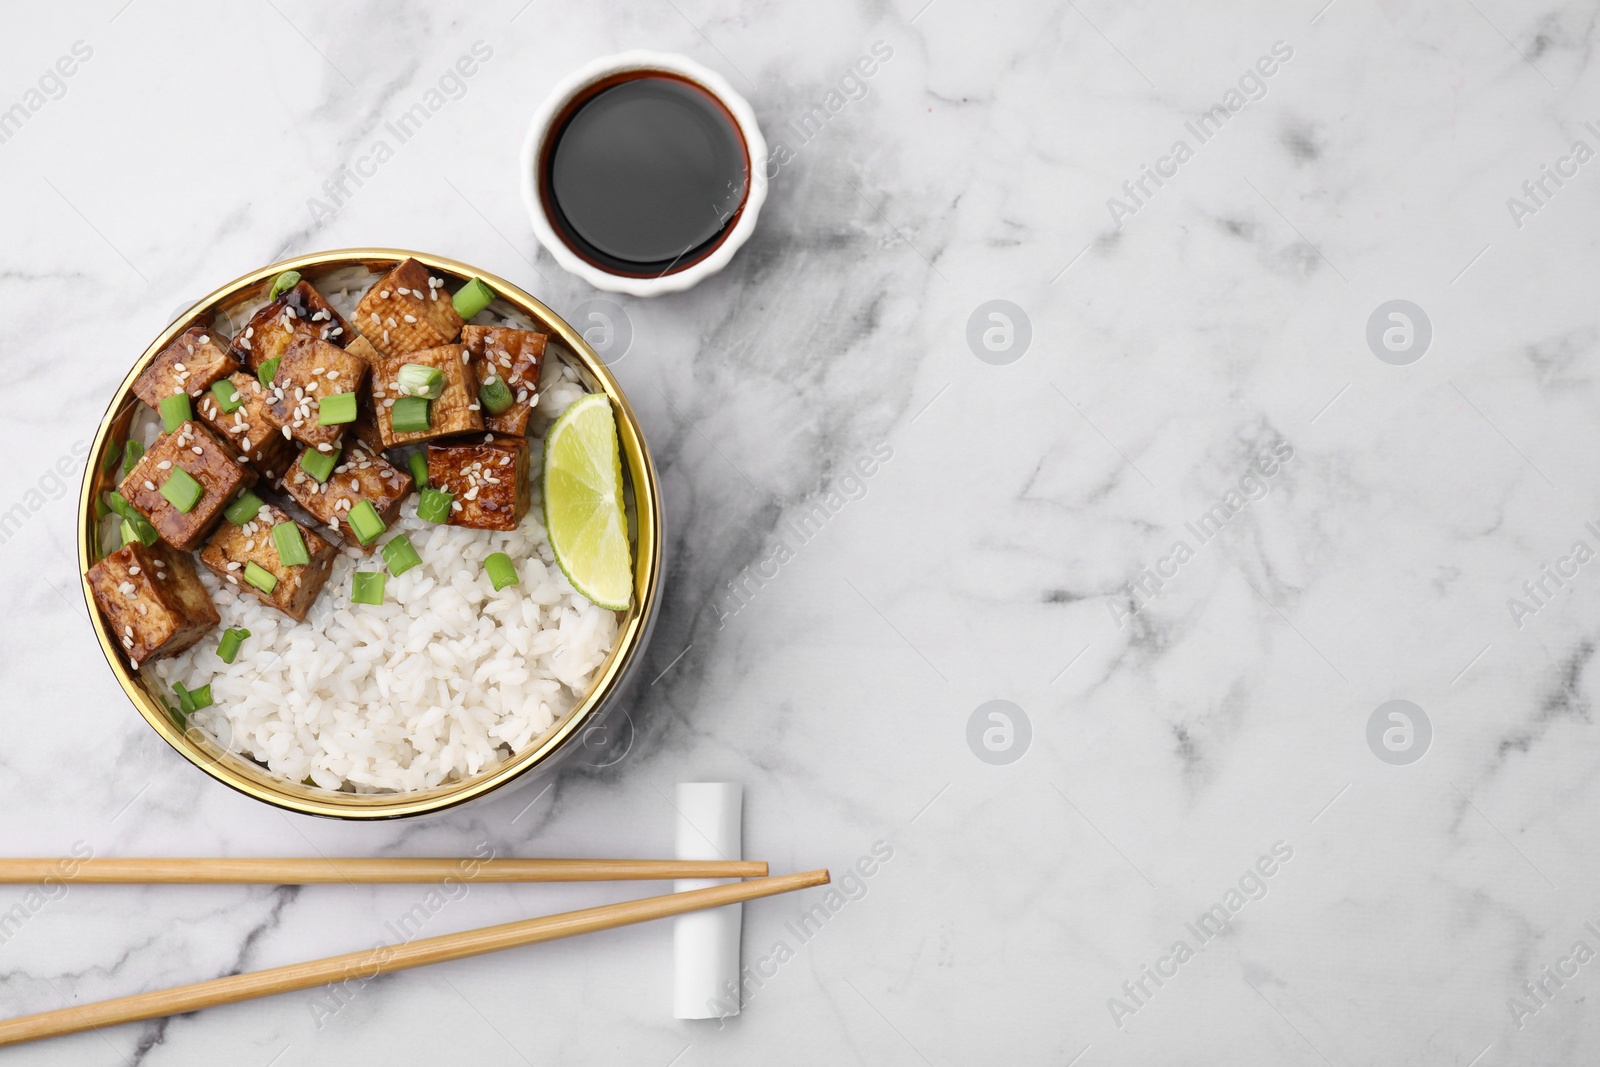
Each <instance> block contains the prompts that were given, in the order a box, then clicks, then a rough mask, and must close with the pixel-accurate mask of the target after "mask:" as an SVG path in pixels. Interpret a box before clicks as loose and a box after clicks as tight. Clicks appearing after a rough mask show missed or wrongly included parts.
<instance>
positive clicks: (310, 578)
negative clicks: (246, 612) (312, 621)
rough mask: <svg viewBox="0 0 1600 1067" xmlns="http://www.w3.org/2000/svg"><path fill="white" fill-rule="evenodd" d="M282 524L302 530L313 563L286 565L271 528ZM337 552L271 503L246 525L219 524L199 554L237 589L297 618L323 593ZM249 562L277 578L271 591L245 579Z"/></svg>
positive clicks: (302, 536)
mask: <svg viewBox="0 0 1600 1067" xmlns="http://www.w3.org/2000/svg"><path fill="white" fill-rule="evenodd" d="M282 523H289V524H291V525H293V526H294V527H295V529H297V530H299V531H300V537H301V539H302V540H303V541H304V543H305V546H306V554H307V555H308V556H310V557H311V561H310V562H309V563H300V564H295V565H293V566H288V565H285V564H284V562H283V560H282V559H280V558H279V557H278V545H277V541H276V540H274V538H273V534H272V531H273V530H274V529H275V528H276V527H277V526H279V525H280V524H282ZM338 554H339V548H338V546H337V545H336V544H334V543H333V542H332V541H329V540H327V539H325V538H323V537H321V536H320V535H318V534H317V532H316V531H315V530H312V529H310V528H309V527H306V526H302V525H301V524H300V523H297V522H295V521H294V519H293V518H291V517H290V515H289V514H288V512H286V511H283V510H282V509H281V508H275V507H273V506H272V505H271V504H268V505H266V506H265V507H263V508H262V509H261V510H260V511H259V512H257V513H256V517H255V518H254V519H251V520H250V521H249V522H247V523H245V524H244V525H243V526H235V525H234V524H233V523H231V522H225V523H223V524H222V525H221V526H219V527H217V532H216V533H214V534H212V535H211V540H209V541H207V542H206V547H205V549H204V550H203V551H202V552H201V553H200V562H201V563H204V564H205V565H206V566H207V567H209V568H210V569H211V573H213V574H215V575H216V576H217V577H218V578H221V579H222V580H223V581H225V582H227V583H228V584H229V585H231V586H233V587H234V588H235V589H238V590H242V591H243V592H246V593H250V594H252V595H254V596H255V598H256V599H257V600H259V601H261V602H262V603H263V604H265V605H267V606H268V607H270V608H277V609H278V610H279V611H281V612H283V613H284V614H285V615H287V616H289V617H290V618H291V619H294V620H295V621H296V622H299V621H301V620H303V619H304V618H305V617H306V612H308V611H310V610H311V604H312V602H313V601H315V600H316V599H317V594H318V593H319V592H321V591H322V586H323V584H324V583H325V582H327V580H328V575H329V573H331V572H332V570H333V561H334V558H335V557H336V556H337V555H338ZM248 563H254V564H255V565H256V566H258V567H262V568H264V569H265V570H266V571H267V572H268V573H270V574H271V575H272V576H273V577H274V578H276V579H277V580H278V583H277V584H276V585H274V586H273V587H272V592H270V593H268V592H265V591H263V590H262V589H260V588H258V587H257V586H255V585H252V584H251V583H250V582H249V581H247V580H246V579H245V565H246V564H248Z"/></svg>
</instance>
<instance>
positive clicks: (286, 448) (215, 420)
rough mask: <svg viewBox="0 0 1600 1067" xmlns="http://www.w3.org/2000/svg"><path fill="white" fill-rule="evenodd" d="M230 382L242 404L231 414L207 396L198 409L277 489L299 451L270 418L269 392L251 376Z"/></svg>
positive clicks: (247, 461) (213, 398) (210, 396)
mask: <svg viewBox="0 0 1600 1067" xmlns="http://www.w3.org/2000/svg"><path fill="white" fill-rule="evenodd" d="M228 381H230V382H232V383H233V388H234V390H235V392H236V396H237V398H238V400H239V402H240V403H239V406H238V407H237V408H235V409H234V410H233V411H232V412H231V413H230V412H226V411H223V410H222V406H221V405H220V404H218V403H217V398H216V397H215V396H213V395H212V394H211V393H207V394H206V395H205V396H203V397H201V398H200V403H199V404H198V405H196V406H197V407H198V408H199V411H200V417H201V418H202V419H204V420H205V421H206V424H207V425H208V426H210V427H211V428H212V429H213V430H215V431H217V436H218V437H220V438H222V440H223V441H225V442H226V443H227V445H228V447H229V448H231V449H233V451H234V454H235V455H237V456H239V457H241V458H242V459H243V460H244V461H245V464H246V465H247V466H249V467H250V469H251V470H253V471H255V472H256V473H257V474H258V475H260V476H261V477H262V478H263V479H265V480H266V481H267V482H269V483H271V484H273V485H277V484H278V481H279V480H280V479H281V478H282V477H283V474H284V472H285V471H287V470H288V469H289V464H291V463H293V462H294V459H295V456H296V455H297V454H298V450H297V449H296V448H295V447H294V445H293V444H292V443H291V442H289V441H286V440H284V437H283V434H282V433H280V432H279V431H278V427H277V426H275V425H273V423H272V420H271V419H269V418H268V417H267V389H266V386H264V385H262V384H261V383H260V382H259V381H257V380H256V379H255V378H253V377H251V376H250V375H248V374H244V373H242V372H241V373H239V374H235V375H233V376H232V377H231V378H229V379H228Z"/></svg>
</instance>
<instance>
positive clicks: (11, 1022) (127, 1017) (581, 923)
mask: <svg viewBox="0 0 1600 1067" xmlns="http://www.w3.org/2000/svg"><path fill="white" fill-rule="evenodd" d="M827 884H828V872H827V871H826V870H815V871H802V872H801V873H799V874H784V875H778V876H776V877H772V878H757V879H755V880H753V881H749V882H736V883H732V884H729V885H718V886H712V887H711V888H709V889H692V890H689V891H688V892H685V893H667V894H664V895H662V896H658V897H645V898H644V899H642V900H629V901H624V902H623V903H620V904H607V905H604V906H603V907H598V908H584V909H583V910H581V911H567V912H562V913H561V914H559V915H546V916H544V917H542V918H538V919H522V920H520V921H518V922H510V923H503V924H501V925H499V926H485V927H482V928H481V929H477V930H464V931H462V932H461V933H458V934H441V935H439V936H438V937H427V938H423V939H421V940H419V941H409V942H406V943H405V944H402V945H384V946H380V947H378V948H371V949H366V950H364V951H361V952H347V953H345V954H343V955H341V956H328V957H326V958H324V959H320V960H310V961H308V962H305V963H291V964H288V965H287V966H283V967H272V968H269V969H267V970H264V971H250V972H247V973H245V974H234V975H229V976H227V977H225V978H213V979H211V980H210V981H205V982H195V983H194V984H192V985H184V986H176V987H174V988H172V989H160V990H155V991H153V992H149V993H137V994H135V995H133V996H130V997H117V998H116V999H113V1000H102V1001H97V1002H95V1003H92V1004H83V1005H75V1006H73V1007H68V1008H58V1009H57V1010H55V1011H46V1012H40V1013H39V1014H37V1015H23V1016H20V1017H18V1018H15V1019H7V1020H5V1021H3V1022H0V1046H4V1045H17V1044H21V1043H22V1042H24V1041H37V1040H38V1039H40V1038H45V1037H57V1036H60V1035H62V1034H75V1033H78V1032H80V1031H83V1030H92V1029H97V1028H99V1027H102V1026H115V1025H117V1024H119V1023H131V1022H139V1021H141V1020H143V1019H159V1018H162V1017H164V1016H167V1015H183V1014H186V1013H188V1012H191V1011H199V1010H200V1009H201V1008H210V1007H214V1006H216V1005H218V1004H234V1003H237V1002H238V1001H241V1000H251V999H253V998H255V997H265V996H271V995H272V994H274V993H289V992H293V991H294V990H297V989H310V988H312V987H313V986H320V985H326V984H328V983H330V982H344V981H348V980H350V979H354V978H361V979H369V978H373V977H376V976H377V975H380V974H388V973H390V972H392V971H402V970H406V969H408V968H411V967H423V966H426V965H428V964H430V963H443V962H445V961H446V960H459V959H465V958H467V957H469V956H481V955H484V954H485V953H489V952H498V951H500V950H501V949H507V948H517V947H519V946H521V945H534V944H538V943H539V942H541V941H555V940H557V939H559V938H563V937H575V936H576V935H578V934H587V933H591V932H593V931H596V930H610V929H612V928H614V927H618V926H629V925H631V924H633V923H642V922H648V921H650V920H651V919H665V918H668V917H670V916H673V915H682V914H684V913H685V912H691V911H701V910H703V909H705V908H717V907H721V906H722V905H724V904H737V903H739V902H740V901H744V900H755V899H757V898H759V897H770V896H775V895H777V894H779V893H790V892H793V891H794V890H796V889H807V888H810V887H812V886H819V885H827Z"/></svg>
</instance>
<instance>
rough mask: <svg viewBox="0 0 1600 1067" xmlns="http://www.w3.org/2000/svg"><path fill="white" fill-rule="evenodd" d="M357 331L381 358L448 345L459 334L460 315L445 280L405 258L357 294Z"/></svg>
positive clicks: (414, 261) (412, 260)
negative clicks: (363, 294)
mask: <svg viewBox="0 0 1600 1067" xmlns="http://www.w3.org/2000/svg"><path fill="white" fill-rule="evenodd" d="M356 329H357V330H360V331H361V335H362V336H363V337H365V338H366V339H367V340H369V341H371V342H372V345H373V347H374V348H376V349H377V350H378V351H379V352H382V353H383V354H384V355H385V356H404V355H408V354H410V353H412V352H421V351H423V350H424V349H428V348H438V347H439V346H440V345H447V344H450V343H451V342H452V341H454V340H455V339H456V338H457V337H458V336H459V335H460V333H461V316H460V315H457V314H456V306H455V304H454V303H452V302H451V300H450V291H449V290H448V289H446V288H445V287H444V279H443V278H440V277H438V276H436V275H431V274H429V273H428V268H427V267H424V266H423V265H422V264H421V263H418V262H417V261H416V260H414V259H408V260H406V261H405V262H404V263H401V264H400V265H399V266H397V267H395V268H394V269H393V270H391V271H390V272H389V273H388V274H385V275H384V276H383V277H382V278H379V279H378V281H377V283H376V284H375V285H373V287H372V288H371V289H368V290H367V292H366V295H365V296H363V297H362V298H361V302H360V303H359V304H357V305H356Z"/></svg>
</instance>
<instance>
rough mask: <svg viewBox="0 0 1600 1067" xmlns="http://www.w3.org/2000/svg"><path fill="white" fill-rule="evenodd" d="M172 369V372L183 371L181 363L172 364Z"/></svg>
mask: <svg viewBox="0 0 1600 1067" xmlns="http://www.w3.org/2000/svg"><path fill="white" fill-rule="evenodd" d="M172 369H173V370H183V369H184V366H183V364H182V363H174V364H173V365H172Z"/></svg>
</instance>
